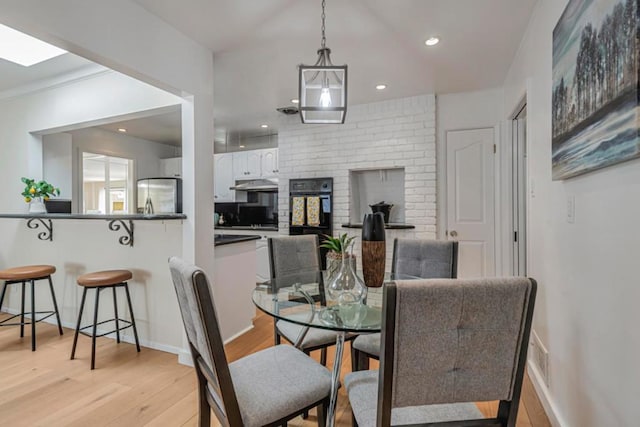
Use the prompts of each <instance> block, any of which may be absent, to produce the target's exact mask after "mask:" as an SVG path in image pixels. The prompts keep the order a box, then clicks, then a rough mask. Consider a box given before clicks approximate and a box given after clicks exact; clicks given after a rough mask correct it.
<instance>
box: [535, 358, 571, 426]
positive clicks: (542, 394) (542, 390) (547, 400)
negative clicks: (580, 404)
mask: <svg viewBox="0 0 640 427" xmlns="http://www.w3.org/2000/svg"><path fill="white" fill-rule="evenodd" d="M527 368H528V373H529V378H530V379H531V384H533V388H534V389H535V390H536V394H537V395H538V398H539V399H540V403H542V407H543V408H544V412H546V414H547V417H549V421H550V422H551V425H552V426H553V427H566V426H568V424H567V423H566V422H564V420H563V419H562V418H561V417H560V415H559V414H560V412H559V411H558V409H557V407H556V405H555V403H554V402H553V399H552V398H551V395H550V394H549V389H548V388H547V386H546V385H545V383H544V379H543V378H542V375H541V374H540V371H538V368H537V367H536V365H535V364H534V363H533V362H531V360H529V361H528V362H527Z"/></svg>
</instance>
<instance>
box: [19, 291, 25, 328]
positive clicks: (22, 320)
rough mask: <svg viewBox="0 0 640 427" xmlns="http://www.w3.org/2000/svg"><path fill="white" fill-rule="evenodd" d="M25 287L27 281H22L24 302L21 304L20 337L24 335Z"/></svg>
mask: <svg viewBox="0 0 640 427" xmlns="http://www.w3.org/2000/svg"><path fill="white" fill-rule="evenodd" d="M24 288H25V282H22V304H21V306H20V338H23V337H24Z"/></svg>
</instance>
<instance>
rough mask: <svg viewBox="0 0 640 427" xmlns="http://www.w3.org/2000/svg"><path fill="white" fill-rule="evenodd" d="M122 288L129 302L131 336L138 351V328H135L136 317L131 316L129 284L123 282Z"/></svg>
mask: <svg viewBox="0 0 640 427" xmlns="http://www.w3.org/2000/svg"><path fill="white" fill-rule="evenodd" d="M124 290H125V292H126V293H127V303H129V315H130V316H131V326H133V336H134V337H135V339H136V349H137V350H138V353H140V342H139V341H138V329H137V328H136V319H135V317H133V307H132V306H131V296H130V295H129V285H128V284H127V282H124Z"/></svg>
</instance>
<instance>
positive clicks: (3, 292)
mask: <svg viewBox="0 0 640 427" xmlns="http://www.w3.org/2000/svg"><path fill="white" fill-rule="evenodd" d="M5 292H7V282H4V286H2V293H1V294H0V311H2V302H3V301H4V294H5Z"/></svg>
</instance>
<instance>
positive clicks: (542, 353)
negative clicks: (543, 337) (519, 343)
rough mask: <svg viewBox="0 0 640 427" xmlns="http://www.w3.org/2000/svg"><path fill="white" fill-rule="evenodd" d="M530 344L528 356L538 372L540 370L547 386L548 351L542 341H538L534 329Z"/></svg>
mask: <svg viewBox="0 0 640 427" xmlns="http://www.w3.org/2000/svg"><path fill="white" fill-rule="evenodd" d="M530 345H531V352H530V354H529V358H530V359H531V360H532V361H533V363H534V364H535V365H536V368H538V372H540V375H541V376H542V379H543V380H544V383H545V384H546V386H547V387H549V352H548V351H547V349H546V348H545V346H544V345H542V341H540V338H539V337H538V334H536V332H535V331H532V334H531V343H530Z"/></svg>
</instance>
